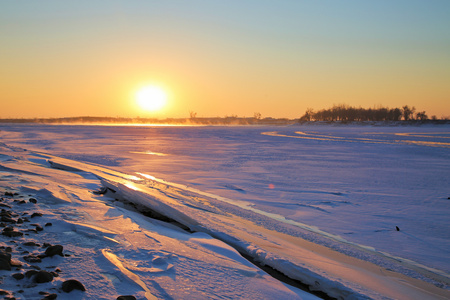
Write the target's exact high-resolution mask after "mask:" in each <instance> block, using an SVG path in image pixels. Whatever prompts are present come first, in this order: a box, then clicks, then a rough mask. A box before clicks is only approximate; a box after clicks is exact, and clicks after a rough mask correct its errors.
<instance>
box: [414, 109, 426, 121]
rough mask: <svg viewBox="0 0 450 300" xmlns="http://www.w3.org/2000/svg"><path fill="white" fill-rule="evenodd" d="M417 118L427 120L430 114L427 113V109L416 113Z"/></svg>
mask: <svg viewBox="0 0 450 300" xmlns="http://www.w3.org/2000/svg"><path fill="white" fill-rule="evenodd" d="M416 119H417V120H420V121H425V120H428V116H427V114H426V113H425V111H421V112H418V113H417V114H416Z"/></svg>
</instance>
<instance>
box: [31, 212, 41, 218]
mask: <svg viewBox="0 0 450 300" xmlns="http://www.w3.org/2000/svg"><path fill="white" fill-rule="evenodd" d="M34 217H42V214H41V213H38V212H35V213H33V214H31V218H34Z"/></svg>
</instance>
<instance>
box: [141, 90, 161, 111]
mask: <svg viewBox="0 0 450 300" xmlns="http://www.w3.org/2000/svg"><path fill="white" fill-rule="evenodd" d="M136 101H137V103H138V105H139V106H140V107H141V109H144V110H148V111H158V110H160V109H162V108H163V107H164V106H165V105H166V103H167V93H166V92H165V91H164V90H163V89H162V88H160V87H158V86H146V87H143V88H141V89H140V90H138V91H137V93H136Z"/></svg>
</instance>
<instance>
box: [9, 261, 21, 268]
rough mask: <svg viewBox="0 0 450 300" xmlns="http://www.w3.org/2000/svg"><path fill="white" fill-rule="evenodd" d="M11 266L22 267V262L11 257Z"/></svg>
mask: <svg viewBox="0 0 450 300" xmlns="http://www.w3.org/2000/svg"><path fill="white" fill-rule="evenodd" d="M11 267H16V268H20V267H22V263H21V262H20V261H18V260H14V259H11Z"/></svg>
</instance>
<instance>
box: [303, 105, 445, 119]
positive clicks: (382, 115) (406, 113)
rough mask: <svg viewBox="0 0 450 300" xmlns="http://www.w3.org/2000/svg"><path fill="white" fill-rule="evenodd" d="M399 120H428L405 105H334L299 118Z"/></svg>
mask: <svg viewBox="0 0 450 300" xmlns="http://www.w3.org/2000/svg"><path fill="white" fill-rule="evenodd" d="M432 119H433V120H436V116H433V117H432ZM401 120H404V121H411V120H419V121H426V120H429V119H428V115H427V113H426V112H425V111H420V112H417V113H416V108H415V107H414V106H412V107H409V106H408V105H405V106H403V107H402V108H388V107H378V108H362V107H352V106H349V105H345V104H341V105H334V106H333V107H331V108H328V109H322V110H319V111H314V110H313V109H311V108H308V109H307V110H306V112H305V114H304V115H303V116H302V117H301V118H300V121H341V122H352V121H401Z"/></svg>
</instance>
